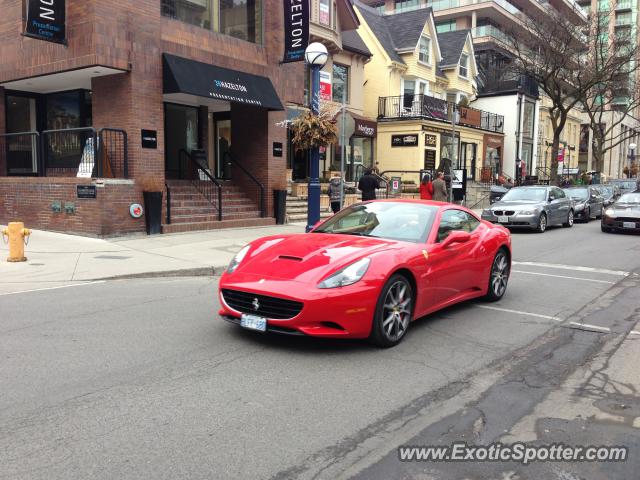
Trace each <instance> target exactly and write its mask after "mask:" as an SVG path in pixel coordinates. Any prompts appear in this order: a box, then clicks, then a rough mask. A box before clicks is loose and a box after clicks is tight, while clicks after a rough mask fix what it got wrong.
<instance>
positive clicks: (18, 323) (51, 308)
mask: <svg viewBox="0 0 640 480" xmlns="http://www.w3.org/2000/svg"><path fill="white" fill-rule="evenodd" d="M514 260H515V263H514V266H513V269H514V272H513V275H512V278H511V282H510V286H509V290H508V293H507V296H506V297H505V298H504V299H503V300H502V301H501V302H499V303H495V304H485V303H483V302H471V303H467V304H464V305H461V306H458V307H455V308H452V309H448V310H446V311H443V312H440V313H437V314H435V315H432V316H429V317H427V318H424V319H421V320H419V321H418V322H416V323H414V324H413V325H412V328H411V329H410V332H409V334H408V337H407V338H406V339H405V341H404V342H403V343H402V344H400V345H399V346H398V347H396V348H393V349H389V350H378V349H375V348H373V347H370V346H369V345H367V344H366V343H363V342H356V341H325V340H316V339H307V338H297V337H293V338H292V337H279V336H263V335H259V334H253V333H251V332H245V331H242V330H240V329H239V328H237V327H235V326H233V325H229V324H227V323H225V322H223V321H222V320H220V319H219V318H218V317H217V315H216V313H215V312H216V311H217V304H216V302H217V301H216V298H215V295H214V292H215V289H216V280H215V279H207V278H182V279H147V280H126V281H111V282H100V283H92V284H87V285H83V286H72V287H69V288H60V289H55V290H39V291H33V292H25V293H18V294H9V295H2V294H0V479H5V478H6V479H9V478H10V479H18V478H19V479H65V480H69V479H87V478H92V479H93V478H95V479H114V478H119V479H129V478H130V479H142V478H153V479H165V478H166V479H175V478H189V479H254V478H255V479H263V478H264V479H269V478H277V479H290V478H322V479H333V478H352V477H354V478H362V479H370V478H372V479H375V478H380V479H383V478H384V479H390V478H420V479H431V478H433V479H446V480H449V479H455V478H461V479H462V478H469V479H476V478H478V479H480V478H509V479H512V480H515V479H525V478H526V479H528V478H531V479H534V478H535V479H540V478H563V479H565V480H567V479H574V478H575V479H578V478H589V479H591V478H594V479H600V478H607V479H615V478H620V479H628V478H635V477H634V475H635V474H636V473H637V471H638V468H639V467H640V463H639V462H640V435H638V433H639V430H638V428H637V427H634V425H633V421H631V422H630V423H629V424H624V425H611V424H606V423H605V424H602V423H598V422H596V421H595V420H593V421H591V422H590V421H589V419H588V418H584V423H580V422H575V421H573V422H569V421H562V422H560V420H558V419H557V418H555V417H554V413H553V411H554V409H556V408H559V405H551V406H549V407H545V408H546V409H548V410H549V411H548V412H547V411H546V410H545V411H543V412H542V413H541V412H540V409H541V408H542V407H541V406H543V405H545V400H548V399H549V398H550V396H551V395H554V394H556V393H557V390H563V389H564V390H566V388H565V387H562V385H563V382H565V381H566V380H567V378H570V377H571V375H572V374H574V373H575V371H576V369H577V368H579V367H580V366H581V365H585V364H586V363H588V362H590V361H592V360H593V359H594V358H599V355H600V356H602V355H601V354H602V351H603V348H605V347H607V346H608V345H610V343H611V342H616V341H618V340H617V339H624V338H626V337H627V334H628V333H629V332H630V331H631V330H632V329H633V328H637V327H635V323H636V322H637V320H638V312H637V311H636V310H638V309H639V308H638V307H639V306H640V305H639V302H638V293H637V292H638V291H639V290H638V286H639V284H640V279H639V278H638V277H637V275H635V274H633V272H640V237H637V236H629V235H610V234H603V233H601V232H600V231H599V222H592V223H590V224H588V225H576V226H575V227H574V228H572V229H562V228H553V229H549V230H548V231H547V232H546V233H545V234H543V235H539V234H531V233H515V234H514ZM629 273H631V275H628V274H629ZM571 322H574V323H575V324H580V325H582V326H580V325H573V324H571ZM572 327H576V328H572ZM594 327H595V330H594ZM598 328H599V329H600V331H598ZM620 341H622V340H620ZM636 360H637V359H636ZM636 386H637V387H638V388H640V380H638V384H637V385H636ZM570 393H572V392H570ZM572 394H573V393H572ZM627 400H628V402H632V401H633V399H627ZM636 400H637V399H636ZM571 401H572V400H571V399H569V400H567V402H569V403H570V402H571ZM536 408H537V409H538V410H537V412H538V413H537V415H538V417H537V418H538V420H539V421H536V423H535V425H536V429H538V430H537V433H538V435H537V438H538V439H539V440H542V439H544V440H545V441H547V442H552V441H554V440H556V439H557V438H560V439H561V440H562V441H565V442H567V441H571V440H572V439H576V441H578V440H579V443H586V444H589V443H596V444H624V445H627V446H629V447H630V448H631V458H630V460H629V461H627V462H625V463H624V464H620V463H619V464H606V465H604V466H603V465H601V464H599V465H595V464H588V465H586V464H580V465H578V464H573V465H565V464H561V465H558V464H555V465H549V464H538V465H535V466H532V467H523V466H518V465H515V466H514V465H503V464H496V463H495V462H494V463H490V464H487V463H484V464H459V463H458V464H451V463H449V464H444V463H441V464H437V465H434V464H430V465H425V464H421V463H401V462H399V461H398V454H397V450H396V449H397V447H398V446H399V445H432V444H436V443H450V442H452V441H455V440H460V439H462V440H465V441H469V442H473V441H476V442H478V443H489V442H492V441H496V440H499V439H503V438H504V436H505V435H506V436H508V435H515V433H514V432H516V431H518V429H519V428H521V425H522V421H523V419H524V418H527V416H530V415H532V414H533V412H536ZM634 408H635V407H634ZM638 408H640V406H638ZM637 415H638V416H640V412H637ZM554 422H555V423H554ZM518 425H520V427H518ZM554 435H555V436H554ZM633 455H635V456H633ZM603 472H605V473H606V475H605V476H601V475H603ZM554 475H555V476H554ZM563 475H564V476H563ZM567 475H574V476H567Z"/></svg>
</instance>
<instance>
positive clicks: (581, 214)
mask: <svg viewBox="0 0 640 480" xmlns="http://www.w3.org/2000/svg"><path fill="white" fill-rule="evenodd" d="M573 219H574V220H589V215H587V210H585V209H582V210H575V211H574V212H573Z"/></svg>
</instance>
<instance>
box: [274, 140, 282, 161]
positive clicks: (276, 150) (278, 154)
mask: <svg viewBox="0 0 640 480" xmlns="http://www.w3.org/2000/svg"><path fill="white" fill-rule="evenodd" d="M273 156H274V157H281V156H282V143H280V142H273Z"/></svg>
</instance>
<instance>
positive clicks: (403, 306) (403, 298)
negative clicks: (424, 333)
mask: <svg viewBox="0 0 640 480" xmlns="http://www.w3.org/2000/svg"><path fill="white" fill-rule="evenodd" d="M411 302H412V299H411V291H410V289H409V286H408V285H407V283H406V282H405V281H402V280H398V281H396V282H394V283H393V284H392V285H391V287H390V288H389V290H388V291H387V295H386V297H385V299H384V304H383V308H382V319H383V320H382V331H383V333H384V335H385V337H386V338H387V339H388V340H389V341H391V342H397V341H398V340H399V339H401V338H402V337H403V336H404V334H405V332H406V331H407V327H408V326H409V322H410V321H411V306H412V305H411Z"/></svg>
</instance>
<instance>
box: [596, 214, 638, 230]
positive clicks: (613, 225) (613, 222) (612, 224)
mask: <svg viewBox="0 0 640 480" xmlns="http://www.w3.org/2000/svg"><path fill="white" fill-rule="evenodd" d="M625 223H630V222H624V221H622V220H618V219H616V218H611V217H607V216H603V217H602V226H603V227H605V228H609V229H611V230H620V231H623V232H634V233H640V220H637V221H636V222H633V223H635V225H636V226H635V228H629V227H625V226H624V224H625Z"/></svg>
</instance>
